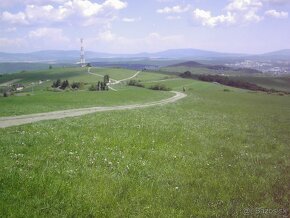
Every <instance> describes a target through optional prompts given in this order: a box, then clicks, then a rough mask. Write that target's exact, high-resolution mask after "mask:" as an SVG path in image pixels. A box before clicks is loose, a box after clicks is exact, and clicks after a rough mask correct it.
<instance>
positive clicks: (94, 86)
mask: <svg viewBox="0 0 290 218" xmlns="http://www.w3.org/2000/svg"><path fill="white" fill-rule="evenodd" d="M89 91H97V86H96V85H94V84H92V85H91V86H90V88H89Z"/></svg>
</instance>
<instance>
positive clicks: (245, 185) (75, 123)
mask: <svg viewBox="0 0 290 218" xmlns="http://www.w3.org/2000/svg"><path fill="white" fill-rule="evenodd" d="M83 70H84V69H83ZM107 70H108V71H107V72H104V71H102V70H101V69H94V71H96V73H102V72H103V73H105V74H106V73H108V74H109V75H110V76H111V77H112V78H114V79H115V78H116V79H123V78H126V77H129V76H132V75H134V74H135V73H136V72H135V71H127V70H122V69H113V70H110V69H107ZM79 71H81V70H79V69H61V70H60V71H59V74H58V73H57V72H56V70H55V71H54V72H50V71H41V72H38V73H39V74H42V75H41V76H42V78H44V79H48V78H49V79H56V78H59V77H60V78H66V77H68V76H70V75H71V74H69V72H72V74H73V76H71V77H69V78H68V79H69V80H70V81H71V80H74V81H81V80H83V81H85V80H86V79H87V80H86V81H87V82H92V81H90V79H89V78H91V77H90V76H91V75H87V74H84V75H82V74H80V72H79ZM120 71H122V73H120V74H119V72H120ZM74 72H77V73H75V74H74ZM92 72H93V71H92ZM38 73H36V74H38ZM84 73H85V72H84ZM27 74H28V75H31V74H33V73H27ZM46 75H49V76H46ZM60 75H62V76H60ZM150 75H152V77H150ZM9 76H11V77H13V78H9V80H12V79H17V77H19V75H16V74H15V75H14V74H12V75H9ZM39 77H40V76H39ZM165 77H166V75H164V74H155V75H154V73H149V72H141V73H140V74H139V75H138V80H140V81H141V82H144V85H145V86H146V87H147V86H150V85H153V84H156V83H161V84H165V85H166V86H167V87H170V88H171V89H173V90H176V91H181V90H182V89H183V87H185V89H186V94H187V97H186V98H184V99H182V100H180V101H177V102H175V103H173V104H168V105H163V106H155V107H151V108H144V109H135V110H128V111H111V112H101V113H95V114H91V115H86V116H82V117H76V118H68V119H61V120H53V121H44V122H38V123H34V124H28V125H22V126H17V127H9V128H5V129H0V161H1V166H0V202H1V204H0V214H1V216H2V217H245V216H246V217H247V216H248V217H259V216H262V217H263V216H264V217H281V216H285V217H287V216H289V195H290V191H289V190H290V188H289V184H290V173H289V169H290V147H289V142H290V134H289V129H290V96H289V95H285V96H278V95H274V94H266V93H262V92H250V91H247V90H241V89H235V88H230V87H225V86H221V85H215V84H212V83H204V82H199V81H194V80H187V79H172V78H171V77H166V78H167V79H170V80H165V81H163V80H164V79H166V78H165ZM4 78H5V77H4ZM23 78H24V77H23ZM92 78H95V77H92ZM142 78H143V80H142ZM2 79H3V77H2ZM24 79H25V81H28V82H31V81H32V80H33V76H31V79H27V78H24ZM156 80H162V81H159V82H158V81H156ZM7 81H8V80H7ZM155 81H156V82H155ZM118 86H119V87H118ZM118 86H116V88H117V89H120V91H118V92H113V91H109V92H107V93H105V92H104V93H98V92H95V93H94V92H89V91H77V92H74V91H70V92H59V93H54V92H49V91H46V90H42V89H39V90H38V91H35V94H34V95H31V96H12V97H8V98H7V99H5V100H4V98H0V104H1V107H0V114H1V116H5V115H6V114H7V115H8V114H10V113H12V112H11V111H12V110H13V109H12V108H11V105H14V110H15V111H18V112H17V114H25V113H34V112H39V111H45V110H44V109H43V108H42V106H43V107H45V108H49V110H57V109H58V108H62V109H64V108H71V107H80V106H81V105H82V103H80V102H78V99H82V101H83V102H84V104H85V105H86V106H98V105H99V106H102V105H119V104H128V103H130V104H131V103H133V102H138V103H142V102H149V101H154V100H157V99H163V98H168V97H169V96H172V94H171V93H168V92H158V91H151V90H148V89H144V88H136V87H128V86H126V85H125V84H120V85H118ZM43 88H44V89H45V86H43ZM75 95H77V97H76V96H75ZM38 96H39V98H37V97H38ZM126 96H127V97H126ZM56 98H57V100H55V99H56ZM9 99H10V100H9ZM19 99H23V100H22V101H23V102H25V101H26V103H21V100H19ZM28 99H31V100H28ZM45 99H47V100H45ZM9 101H11V102H9ZM28 101H31V102H30V103H28ZM36 102H39V104H40V105H42V106H39V107H37V106H35V107H36V108H33V107H31V106H29V105H31V104H32V103H33V104H32V105H37V103H36ZM53 102H66V103H65V104H66V107H62V106H63V104H62V105H57V104H56V105H53ZM22 104H23V105H24V106H23V108H26V109H25V110H24V109H21V107H22V106H21V105H22ZM45 104H49V105H46V106H45ZM3 105H4V106H3ZM52 105H53V106H52ZM13 113H14V112H13ZM263 209H265V210H263ZM266 209H268V210H271V211H272V213H271V214H269V213H268V214H265V211H266ZM257 211H258V212H259V214H257ZM274 212H275V213H274Z"/></svg>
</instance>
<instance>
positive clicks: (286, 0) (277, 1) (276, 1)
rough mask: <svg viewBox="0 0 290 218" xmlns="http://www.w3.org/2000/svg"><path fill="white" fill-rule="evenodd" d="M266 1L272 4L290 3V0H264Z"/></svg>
mask: <svg viewBox="0 0 290 218" xmlns="http://www.w3.org/2000/svg"><path fill="white" fill-rule="evenodd" d="M263 1H264V2H266V3H270V4H274V5H275V4H278V5H283V4H289V3H290V1H289V0H263Z"/></svg>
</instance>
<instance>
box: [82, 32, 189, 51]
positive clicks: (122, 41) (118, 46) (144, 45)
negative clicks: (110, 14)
mask: <svg viewBox="0 0 290 218" xmlns="http://www.w3.org/2000/svg"><path fill="white" fill-rule="evenodd" d="M86 41H87V43H88V44H89V45H91V48H90V49H92V50H110V51H111V52H115V53H118V52H124V48H126V51H127V52H140V51H148V52H151V51H159V50H163V49H169V48H176V47H183V46H184V43H185V39H184V37H183V36H182V35H167V36H164V35H161V34H159V33H156V32H153V33H149V34H148V35H147V36H145V37H142V38H126V37H123V36H119V35H116V34H114V33H112V32H111V30H106V31H104V32H100V33H99V34H98V36H97V37H94V38H88V39H86Z"/></svg>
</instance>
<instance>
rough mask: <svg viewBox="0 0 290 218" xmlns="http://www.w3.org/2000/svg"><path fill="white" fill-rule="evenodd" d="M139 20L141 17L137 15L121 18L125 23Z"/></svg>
mask: <svg viewBox="0 0 290 218" xmlns="http://www.w3.org/2000/svg"><path fill="white" fill-rule="evenodd" d="M140 20H141V17H138V18H133V17H124V18H123V19H122V21H123V22H126V23H133V22H136V21H140Z"/></svg>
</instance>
